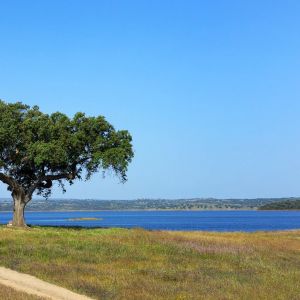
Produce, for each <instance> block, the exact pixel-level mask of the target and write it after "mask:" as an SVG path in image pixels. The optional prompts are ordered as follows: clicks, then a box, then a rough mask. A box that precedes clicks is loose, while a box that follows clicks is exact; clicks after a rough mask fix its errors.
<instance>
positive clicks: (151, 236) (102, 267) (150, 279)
mask: <svg viewBox="0 0 300 300" xmlns="http://www.w3.org/2000/svg"><path fill="white" fill-rule="evenodd" d="M0 264H1V265H3V266H6V267H9V268H12V269H14V270H18V271H21V272H25V273H29V274H32V275H34V276H37V277H38V278H41V279H44V280H47V281H49V282H51V283H55V284H58V285H61V286H63V287H66V288H69V289H71V290H74V291H77V292H79V293H83V294H86V295H89V296H91V297H94V298H96V299H299V295H300V231H287V232H269V233H267V232H258V233H208V232H167V231H146V230H141V229H131V230H127V229H80V228H78V229H76V228H73V229H67V228H50V227H49V228H41V227H34V228H31V229H29V230H13V229H10V228H6V227H1V228H0Z"/></svg>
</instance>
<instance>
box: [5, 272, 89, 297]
mask: <svg viewBox="0 0 300 300" xmlns="http://www.w3.org/2000/svg"><path fill="white" fill-rule="evenodd" d="M0 283H1V284H2V285H5V286H8V287H11V288H13V289H15V290H17V291H21V292H25V293H28V294H31V295H37V296H40V297H45V298H46V299H52V300H92V298H89V297H87V296H83V295H80V294H76V293H74V292H71V291H69V290H67V289H64V288H62V287H59V286H57V285H54V284H51V283H48V282H45V281H43V280H40V279H38V278H36V277H34V276H31V275H27V274H23V273H19V272H16V271H13V270H10V269H7V268H4V267H0Z"/></svg>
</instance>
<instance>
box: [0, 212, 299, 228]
mask: <svg viewBox="0 0 300 300" xmlns="http://www.w3.org/2000/svg"><path fill="white" fill-rule="evenodd" d="M25 218H26V222H27V224H31V225H47V226H83V227H123V228H134V227H141V228H145V229H155V230H208V231H257V230H285V229H300V211H93V212H91V211H89V212H86V211H84V212H82V211H77V212H26V213H25ZM76 218H99V219H98V220H85V221H79V220H70V219H76ZM11 219H12V214H11V213H8V212H0V223H1V224H7V223H8V221H9V220H11Z"/></svg>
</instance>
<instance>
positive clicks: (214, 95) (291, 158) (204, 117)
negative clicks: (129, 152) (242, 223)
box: [0, 0, 300, 199]
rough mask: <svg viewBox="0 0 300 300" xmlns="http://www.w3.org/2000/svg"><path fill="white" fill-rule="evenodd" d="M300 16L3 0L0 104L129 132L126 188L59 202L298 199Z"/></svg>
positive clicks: (276, 10)
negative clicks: (80, 116)
mask: <svg viewBox="0 0 300 300" xmlns="http://www.w3.org/2000/svg"><path fill="white" fill-rule="evenodd" d="M299 15H300V1H289V0H286V1H276V0H272V1H268V0H264V1H240V0H237V1H233V0H229V1H227V0H226V1H225V0H223V1H221V0H220V1H192V0H188V1H183V0H182V1H175V0H172V1H171V0H170V1H168V0H163V1H161V0H157V1H156V0H151V1H146V0H139V1H131V0H128V1H121V0H120V1H114V0H109V1H104V0H101V1H92V0H88V1H85V0H81V1H78V0H77V1H76V0H72V1H71V0H69V1H67V0H59V1H55V0H51V1H50V0H48V1H46V0H45V1H38V0H36V1H33V0H27V1H14V0H10V1H8V0H7V1H1V2H0V37H1V47H0V98H1V99H3V100H6V101H9V102H14V101H17V100H19V101H23V102H25V103H27V104H32V105H33V104H38V105H39V106H40V108H41V109H42V110H43V111H45V112H48V113H51V112H54V111H62V112H65V113H67V114H68V115H70V116H71V115H73V114H74V113H75V112H77V111H84V112H86V113H87V114H89V115H98V114H101V115H104V116H106V118H107V119H108V121H110V122H111V123H112V124H113V125H114V126H115V127H116V128H117V129H128V130H129V131H130V132H131V133H132V135H133V139H134V149H135V158H134V160H133V162H132V164H131V166H130V168H129V172H128V179H129V180H128V182H127V183H126V184H125V185H122V184H120V183H119V182H118V180H117V179H116V178H114V177H112V176H110V175H108V176H107V177H106V178H105V179H104V180H103V179H102V176H101V175H97V176H94V177H93V179H92V180H91V181H89V182H79V183H77V184H75V185H73V186H72V187H70V188H68V191H67V193H66V194H64V195H62V194H61V193H60V192H59V191H58V190H57V189H55V190H54V193H53V197H65V198H98V199H134V198H141V197H142V198H143V197H151V198H181V197H184V198H186V197H280V196H299V195H300V117H299V116H300V38H299V36H300V18H299ZM0 117H1V116H0ZM0 193H1V194H0V195H1V196H2V197H3V196H5V197H6V196H9V194H8V193H7V192H6V190H5V187H4V186H3V185H0ZM1 196H0V197H1Z"/></svg>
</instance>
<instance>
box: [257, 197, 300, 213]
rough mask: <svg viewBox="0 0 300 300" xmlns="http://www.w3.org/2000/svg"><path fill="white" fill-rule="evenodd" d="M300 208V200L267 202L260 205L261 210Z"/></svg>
mask: <svg viewBox="0 0 300 300" xmlns="http://www.w3.org/2000/svg"><path fill="white" fill-rule="evenodd" d="M286 209H300V200H299V199H297V200H285V201H279V202H272V203H267V204H265V205H262V206H261V207H259V210H286Z"/></svg>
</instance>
